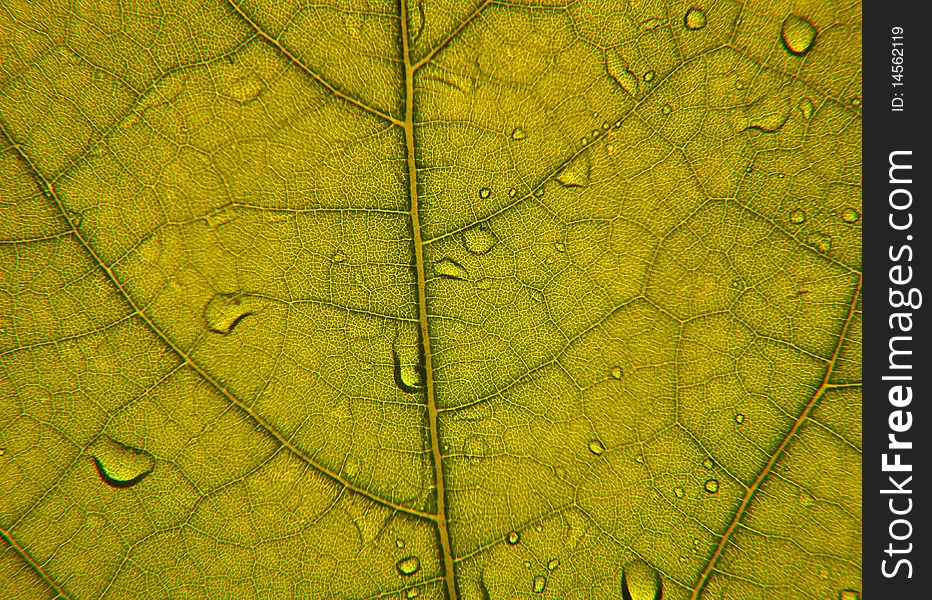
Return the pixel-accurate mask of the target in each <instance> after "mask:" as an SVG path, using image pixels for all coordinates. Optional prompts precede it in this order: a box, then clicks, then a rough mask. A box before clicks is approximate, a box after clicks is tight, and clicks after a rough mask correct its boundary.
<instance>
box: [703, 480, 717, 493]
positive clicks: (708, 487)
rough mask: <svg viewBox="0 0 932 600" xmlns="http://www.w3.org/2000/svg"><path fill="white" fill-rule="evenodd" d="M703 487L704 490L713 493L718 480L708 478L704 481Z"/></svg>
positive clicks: (715, 491)
mask: <svg viewBox="0 0 932 600" xmlns="http://www.w3.org/2000/svg"><path fill="white" fill-rule="evenodd" d="M704 487H705V491H707V492H709V493H710V494H715V493H717V492H718V480H717V479H710V480H708V481H706V482H705V486H704Z"/></svg>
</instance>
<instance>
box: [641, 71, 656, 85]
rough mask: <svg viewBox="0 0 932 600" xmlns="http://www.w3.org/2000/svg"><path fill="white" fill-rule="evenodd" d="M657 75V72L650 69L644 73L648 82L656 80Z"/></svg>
mask: <svg viewBox="0 0 932 600" xmlns="http://www.w3.org/2000/svg"><path fill="white" fill-rule="evenodd" d="M656 76H657V74H656V73H654V72H653V71H648V72H647V73H644V81H646V82H647V83H650V82H651V81H653V80H654V77H656Z"/></svg>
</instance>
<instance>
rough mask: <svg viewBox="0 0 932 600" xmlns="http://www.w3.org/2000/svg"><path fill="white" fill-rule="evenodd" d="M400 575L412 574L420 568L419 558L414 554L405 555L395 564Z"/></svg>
mask: <svg viewBox="0 0 932 600" xmlns="http://www.w3.org/2000/svg"><path fill="white" fill-rule="evenodd" d="M395 566H396V567H397V568H398V572H399V573H401V574H402V575H414V574H415V573H417V572H418V571H419V570H420V569H421V559H419V558H418V557H416V556H406V557H405V558H402V559H401V560H399V561H398V564H396V565H395Z"/></svg>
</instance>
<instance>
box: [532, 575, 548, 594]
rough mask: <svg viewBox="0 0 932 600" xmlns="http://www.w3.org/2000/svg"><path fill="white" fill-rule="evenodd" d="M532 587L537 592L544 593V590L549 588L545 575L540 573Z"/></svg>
mask: <svg viewBox="0 0 932 600" xmlns="http://www.w3.org/2000/svg"><path fill="white" fill-rule="evenodd" d="M531 589H532V590H533V592H534V593H535V594H543V593H544V590H546V589H547V578H546V577H544V576H543V575H538V576H537V577H535V578H534V583H533V585H532V587H531Z"/></svg>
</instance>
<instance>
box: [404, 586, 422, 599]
mask: <svg viewBox="0 0 932 600" xmlns="http://www.w3.org/2000/svg"><path fill="white" fill-rule="evenodd" d="M418 595H420V592H419V591H418V589H417V588H411V589H410V590H408V592H407V593H406V594H405V596H407V597H408V600H411V599H412V598H417V597H418Z"/></svg>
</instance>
